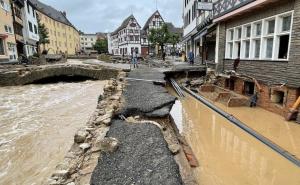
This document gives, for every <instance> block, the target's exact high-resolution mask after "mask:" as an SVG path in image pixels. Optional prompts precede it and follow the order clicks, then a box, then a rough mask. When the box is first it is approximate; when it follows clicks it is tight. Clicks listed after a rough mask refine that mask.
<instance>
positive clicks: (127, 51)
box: [109, 15, 141, 56]
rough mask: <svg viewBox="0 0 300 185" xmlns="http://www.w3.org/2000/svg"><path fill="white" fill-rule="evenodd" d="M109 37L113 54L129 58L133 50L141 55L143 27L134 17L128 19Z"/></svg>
mask: <svg viewBox="0 0 300 185" xmlns="http://www.w3.org/2000/svg"><path fill="white" fill-rule="evenodd" d="M109 37H110V38H109V40H110V43H111V45H110V47H111V49H110V51H111V52H112V54H114V55H123V56H128V55H131V52H132V51H133V50H134V51H136V52H137V53H138V54H140V53H141V26H140V25H139V23H138V22H137V20H136V18H135V17H134V16H133V15H130V16H129V17H127V18H126V19H125V20H124V21H123V22H122V24H121V25H120V26H119V27H118V28H117V29H116V30H115V31H114V32H113V33H111V34H110V36H109Z"/></svg>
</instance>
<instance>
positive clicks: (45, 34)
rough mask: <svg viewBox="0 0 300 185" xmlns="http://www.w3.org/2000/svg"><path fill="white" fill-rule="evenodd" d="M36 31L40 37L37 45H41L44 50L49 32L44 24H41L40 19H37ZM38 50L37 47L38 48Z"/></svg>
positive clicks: (47, 42)
mask: <svg viewBox="0 0 300 185" xmlns="http://www.w3.org/2000/svg"><path fill="white" fill-rule="evenodd" d="M37 20H38V30H39V36H40V40H39V42H38V44H42V45H43V50H44V51H45V50H46V44H49V43H50V41H49V32H48V30H47V28H46V26H45V24H41V22H40V19H39V18H38V19H37ZM38 48H39V46H38Z"/></svg>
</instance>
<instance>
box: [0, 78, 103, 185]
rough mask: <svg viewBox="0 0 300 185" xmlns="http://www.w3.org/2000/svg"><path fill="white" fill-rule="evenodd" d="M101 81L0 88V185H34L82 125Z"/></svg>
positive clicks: (49, 170) (42, 179)
mask: <svg viewBox="0 0 300 185" xmlns="http://www.w3.org/2000/svg"><path fill="white" fill-rule="evenodd" d="M105 84H106V81H85V82H80V83H57V84H44V85H26V86H17V87H1V88H0V156H1V157H0V184H1V185H2V184H3V185H8V184H9V185H35V184H36V185H40V184H42V183H43V182H45V180H46V179H47V178H48V177H49V175H51V173H52V172H53V170H54V169H55V166H56V165H57V164H58V163H59V162H61V161H62V160H63V158H64V156H65V154H66V153H67V151H68V150H69V149H70V147H71V144H72V143H73V136H74V134H75V132H76V130H77V129H79V128H80V127H82V126H84V125H85V123H86V122H87V121H88V119H89V116H90V115H91V114H92V113H93V111H94V110H95V108H96V105H97V99H98V96H99V95H100V94H101V93H103V87H104V85H105Z"/></svg>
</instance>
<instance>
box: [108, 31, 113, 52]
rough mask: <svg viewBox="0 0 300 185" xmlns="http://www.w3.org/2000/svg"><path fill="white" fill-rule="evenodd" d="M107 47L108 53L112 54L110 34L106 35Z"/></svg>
mask: <svg viewBox="0 0 300 185" xmlns="http://www.w3.org/2000/svg"><path fill="white" fill-rule="evenodd" d="M107 46H108V53H109V54H113V46H112V38H111V34H110V33H108V34H107Z"/></svg>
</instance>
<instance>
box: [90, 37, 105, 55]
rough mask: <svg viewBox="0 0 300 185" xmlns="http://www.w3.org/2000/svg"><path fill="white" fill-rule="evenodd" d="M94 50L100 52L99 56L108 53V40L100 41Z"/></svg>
mask: <svg viewBox="0 0 300 185" xmlns="http://www.w3.org/2000/svg"><path fill="white" fill-rule="evenodd" d="M93 48H94V50H96V51H98V53H99V54H101V53H107V52H108V43H107V39H98V40H97V41H96V43H95V45H94V46H93Z"/></svg>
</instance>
